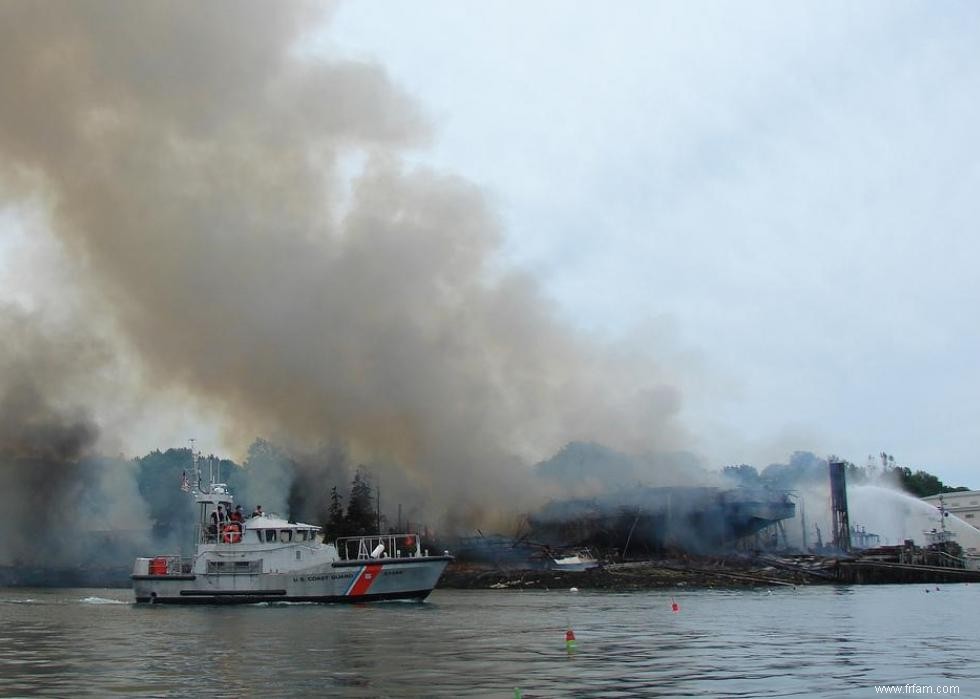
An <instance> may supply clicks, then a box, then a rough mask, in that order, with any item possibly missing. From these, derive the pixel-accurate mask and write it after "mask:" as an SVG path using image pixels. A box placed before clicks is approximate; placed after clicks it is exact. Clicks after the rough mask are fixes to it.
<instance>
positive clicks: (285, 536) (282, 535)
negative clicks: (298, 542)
mask: <svg viewBox="0 0 980 699" xmlns="http://www.w3.org/2000/svg"><path fill="white" fill-rule="evenodd" d="M292 540H293V533H292V531H290V530H289V529H283V530H282V531H281V532H279V541H283V542H289V541H292Z"/></svg>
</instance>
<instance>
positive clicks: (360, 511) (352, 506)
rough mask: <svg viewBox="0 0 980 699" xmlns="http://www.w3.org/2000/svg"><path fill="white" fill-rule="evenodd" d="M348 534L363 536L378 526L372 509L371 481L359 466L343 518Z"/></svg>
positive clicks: (375, 514)
mask: <svg viewBox="0 0 980 699" xmlns="http://www.w3.org/2000/svg"><path fill="white" fill-rule="evenodd" d="M344 519H345V524H346V528H347V533H348V535H351V536H363V535H365V534H371V533H373V532H374V530H375V529H377V528H378V518H377V513H376V512H375V509H374V498H373V497H372V490H371V481H370V479H369V477H368V475H367V473H365V472H364V471H363V467H359V468H358V469H357V472H356V473H355V474H354V480H353V481H352V482H351V486H350V499H349V500H348V501H347V516H346V517H345V518H344Z"/></svg>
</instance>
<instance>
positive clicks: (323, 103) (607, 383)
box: [0, 0, 684, 503]
mask: <svg viewBox="0 0 980 699" xmlns="http://www.w3.org/2000/svg"><path fill="white" fill-rule="evenodd" d="M319 6H320V3H314V4H306V3H293V2H277V3H267V2H242V1H239V0H236V1H234V2H208V3H199V2H190V1H174V2H167V3H119V2H96V1H90V2H84V3H82V2H79V3H64V2H45V1H43V0H38V1H36V2H22V3H3V4H2V5H0V84H2V85H3V86H4V98H3V99H2V100H0V188H2V189H0V196H3V197H5V198H6V199H7V201H18V200H21V199H23V198H25V197H27V196H33V197H35V198H36V199H38V200H40V201H43V202H44V203H45V206H46V207H47V211H46V215H47V217H48V220H49V221H50V228H51V230H52V232H53V234H54V235H55V236H57V238H58V239H59V240H60V241H61V243H62V245H63V246H64V247H65V248H66V249H67V250H68V252H69V254H70V255H71V256H72V257H73V259H74V260H75V261H76V263H77V270H78V271H79V274H80V276H81V282H80V283H81V284H82V285H83V286H84V287H85V288H86V289H87V291H88V292H89V293H91V295H92V297H93V298H95V299H96V300H97V301H96V302H95V303H93V304H91V305H90V307H88V308H87V309H86V312H87V313H90V314H92V315H93V316H94V315H99V316H106V317H108V318H110V319H111V321H112V323H113V324H114V326H113V327H114V328H115V329H116V330H115V332H116V333H117V334H118V338H117V339H118V342H119V347H120V348H126V350H127V351H128V352H131V353H132V354H133V356H135V357H136V360H135V363H136V364H137V365H138V367H139V373H140V379H139V380H140V382H141V384H142V386H143V388H144V389H147V388H149V389H151V390H152V389H164V388H166V389H174V388H178V389H181V390H184V391H186V392H187V393H188V394H190V395H193V396H194V398H195V401H197V404H199V405H204V406H206V407H208V408H209V409H211V410H212V412H213V414H214V415H215V416H220V417H221V418H222V420H223V422H224V424H225V425H226V427H227V429H228V439H229V443H230V444H234V445H236V446H238V447H240V448H244V446H245V445H247V444H248V443H249V442H250V441H251V439H252V438H253V437H255V436H256V435H263V436H268V437H271V438H273V439H275V440H282V441H284V442H292V443H295V444H306V445H309V446H310V448H311V449H315V448H317V445H322V444H325V443H329V442H330V441H332V440H340V441H342V442H343V443H344V444H346V445H348V448H350V449H351V452H352V454H354V458H355V460H358V461H360V460H365V461H370V462H377V463H384V464H389V465H390V464H397V465H398V468H399V470H398V471H397V473H398V476H397V479H396V478H391V479H390V480H389V482H392V481H398V482H399V483H401V484H402V485H405V486H406V487H408V486H409V485H410V486H411V489H413V490H414V491H415V492H416V493H422V494H425V496H426V497H428V498H429V500H430V502H443V503H445V502H457V503H458V502H459V498H460V497H465V496H467V495H468V494H469V495H472V496H473V497H479V498H480V499H481V500H483V501H484V502H487V501H488V500H489V499H490V498H493V497H497V498H504V497H508V498H511V500H510V502H511V503H513V499H512V498H514V497H515V496H516V495H517V494H518V493H525V492H527V487H526V485H525V484H524V483H523V480H522V479H524V478H526V473H527V470H526V469H525V468H524V467H523V466H524V464H525V463H526V462H528V461H530V460H538V459H541V458H545V457H547V456H548V455H550V454H551V453H553V452H554V450H555V449H557V448H558V447H560V446H561V445H562V444H564V443H565V442H567V441H569V440H572V439H579V440H595V441H599V442H602V443H605V444H608V445H610V446H612V447H615V448H618V449H623V450H626V451H657V450H673V449H677V448H678V447H679V446H682V444H683V439H684V438H683V436H682V435H681V434H680V430H679V429H678V427H677V425H676V424H675V422H674V418H675V414H676V412H677V410H678V406H679V397H678V395H677V393H676V391H675V390H674V389H673V388H672V387H671V386H670V385H669V382H667V381H666V379H665V378H664V376H663V375H662V371H661V370H660V369H659V368H658V367H657V366H656V365H655V364H654V363H653V362H651V361H650V360H649V357H648V356H637V355H636V354H635V353H631V354H622V355H619V354H617V353H616V352H613V351H611V350H609V349H608V348H604V347H600V346H598V345H596V344H594V343H592V342H590V341H588V340H587V339H585V338H583V337H580V336H578V335H577V334H576V333H575V332H573V331H571V330H570V329H569V328H567V327H566V326H565V325H563V324H562V323H561V322H559V320H557V317H556V314H555V312H554V310H553V309H552V307H551V306H550V305H549V303H548V302H547V300H546V299H545V298H544V297H543V295H542V292H541V290H540V289H539V287H538V285H537V284H536V283H535V281H534V280H533V279H531V278H529V277H528V276H527V275H525V274H522V273H520V272H516V271H508V270H506V269H502V268H501V266H500V264H499V261H498V260H497V258H496V257H495V253H496V250H497V248H498V244H499V240H500V231H499V227H498V222H497V221H496V220H495V217H494V215H493V213H492V212H491V211H489V210H488V208H487V203H486V201H485V199H484V197H483V196H482V194H481V192H480V191H479V190H477V189H476V188H475V187H474V186H473V185H471V184H470V183H468V182H466V181H464V180H462V179H460V178H458V177H455V176H452V175H446V174H441V173H437V172H432V171H428V170H425V169H415V168H410V167H408V166H407V165H406V163H405V160H404V154H405V153H406V151H407V150H408V149H411V148H416V147H419V146H422V145H424V144H425V143H426V141H427V140H428V139H430V138H431V134H430V132H429V129H428V127H427V124H426V122H425V120H424V118H423V117H422V115H421V113H420V110H419V107H418V106H417V105H416V104H415V103H413V101H412V100H411V99H409V98H408V97H407V96H406V95H405V94H403V93H402V92H401V91H399V90H398V89H397V88H396V87H395V86H393V85H392V84H391V83H390V81H389V80H388V79H387V77H386V76H385V73H384V72H383V70H382V69H381V68H379V67H378V66H375V65H370V64H365V63H357V62H351V61H345V60H339V59H332V58H324V57H322V56H314V55H310V54H308V53H304V51H303V50H302V48H301V45H300V41H301V40H302V39H303V38H304V36H305V35H306V33H307V32H308V31H312V30H316V31H322V30H323V29H324V22H325V21H326V20H327V19H328V18H327V17H324V16H323V13H320V12H318V11H317V8H319ZM478 137H479V135H478V134H474V138H478ZM597 293H601V291H600V290H597ZM8 383H9V387H8V391H15V390H21V389H18V387H17V386H16V384H15V383H11V382H8ZM31 390H34V391H35V393H34V396H33V398H32V399H31V400H33V401H34V403H33V404H32V403H31V402H30V400H28V402H27V403H24V404H21V405H20V406H18V405H17V404H15V403H12V404H11V407H9V408H7V404H6V403H5V410H10V411H13V412H15V413H16V412H17V411H18V410H21V409H23V410H24V411H28V412H29V411H30V410H35V409H36V408H37V406H44V405H45V397H44V392H43V389H42V388H41V387H34V388H33V389H32V388H31V387H30V386H28V387H26V388H23V389H22V391H26V393H25V394H24V395H27V396H30V395H31V394H30V391H31ZM8 395H11V396H15V395H19V394H16V393H9V394H8ZM11 400H14V399H13V398H11ZM28 412H24V413H23V414H24V415H27V414H28ZM55 417H56V418H57V420H56V423H57V424H58V425H60V426H61V427H60V428H47V427H44V426H43V423H44V420H41V419H38V420H36V421H33V422H30V425H32V427H31V428H30V429H31V430H34V431H33V432H31V437H30V438H31V439H33V444H34V445H35V447H34V448H35V449H41V448H42V446H41V445H42V444H48V442H49V441H50V442H51V444H53V445H60V446H46V447H43V448H44V449H47V450H48V451H49V452H52V454H54V453H55V452H56V453H57V454H58V455H59V458H60V457H62V456H63V457H65V458H68V459H69V460H70V458H72V455H73V454H75V453H76V452H77V451H78V450H79V449H84V448H85V447H87V446H89V445H90V443H91V441H92V440H93V439H94V436H95V431H94V427H93V426H92V424H91V421H90V418H85V417H84V416H83V415H73V414H71V413H70V412H69V413H64V412H61V413H55ZM11 429H13V428H11ZM46 429H47V430H49V431H47V432H44V430H46ZM45 435H46V436H45ZM18 439H19V438H18ZM11 443H13V442H11Z"/></svg>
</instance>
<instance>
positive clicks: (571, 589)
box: [568, 587, 578, 592]
mask: <svg viewBox="0 0 980 699" xmlns="http://www.w3.org/2000/svg"><path fill="white" fill-rule="evenodd" d="M568 591H569V592H578V588H577V587H570V588H568Z"/></svg>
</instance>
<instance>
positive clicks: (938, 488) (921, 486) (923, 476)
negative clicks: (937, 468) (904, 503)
mask: <svg viewBox="0 0 980 699" xmlns="http://www.w3.org/2000/svg"><path fill="white" fill-rule="evenodd" d="M892 474H893V475H894V476H895V477H896V478H897V479H898V482H899V484H900V485H901V486H902V488H903V489H904V490H906V491H907V492H909V493H911V494H912V495H915V496H916V497H920V498H924V497H928V496H930V495H938V494H939V493H956V492H959V491H963V490H969V488H965V487H963V486H958V487H955V488H954V487H952V486H948V485H946V484H945V483H943V482H942V481H941V480H940V479H939V477H938V476H934V475H933V474H931V473H928V472H926V471H923V470H921V469H919V470H917V471H915V472H913V471H912V469H910V468H909V467H908V466H898V467H895V468H894V469H892Z"/></svg>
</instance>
